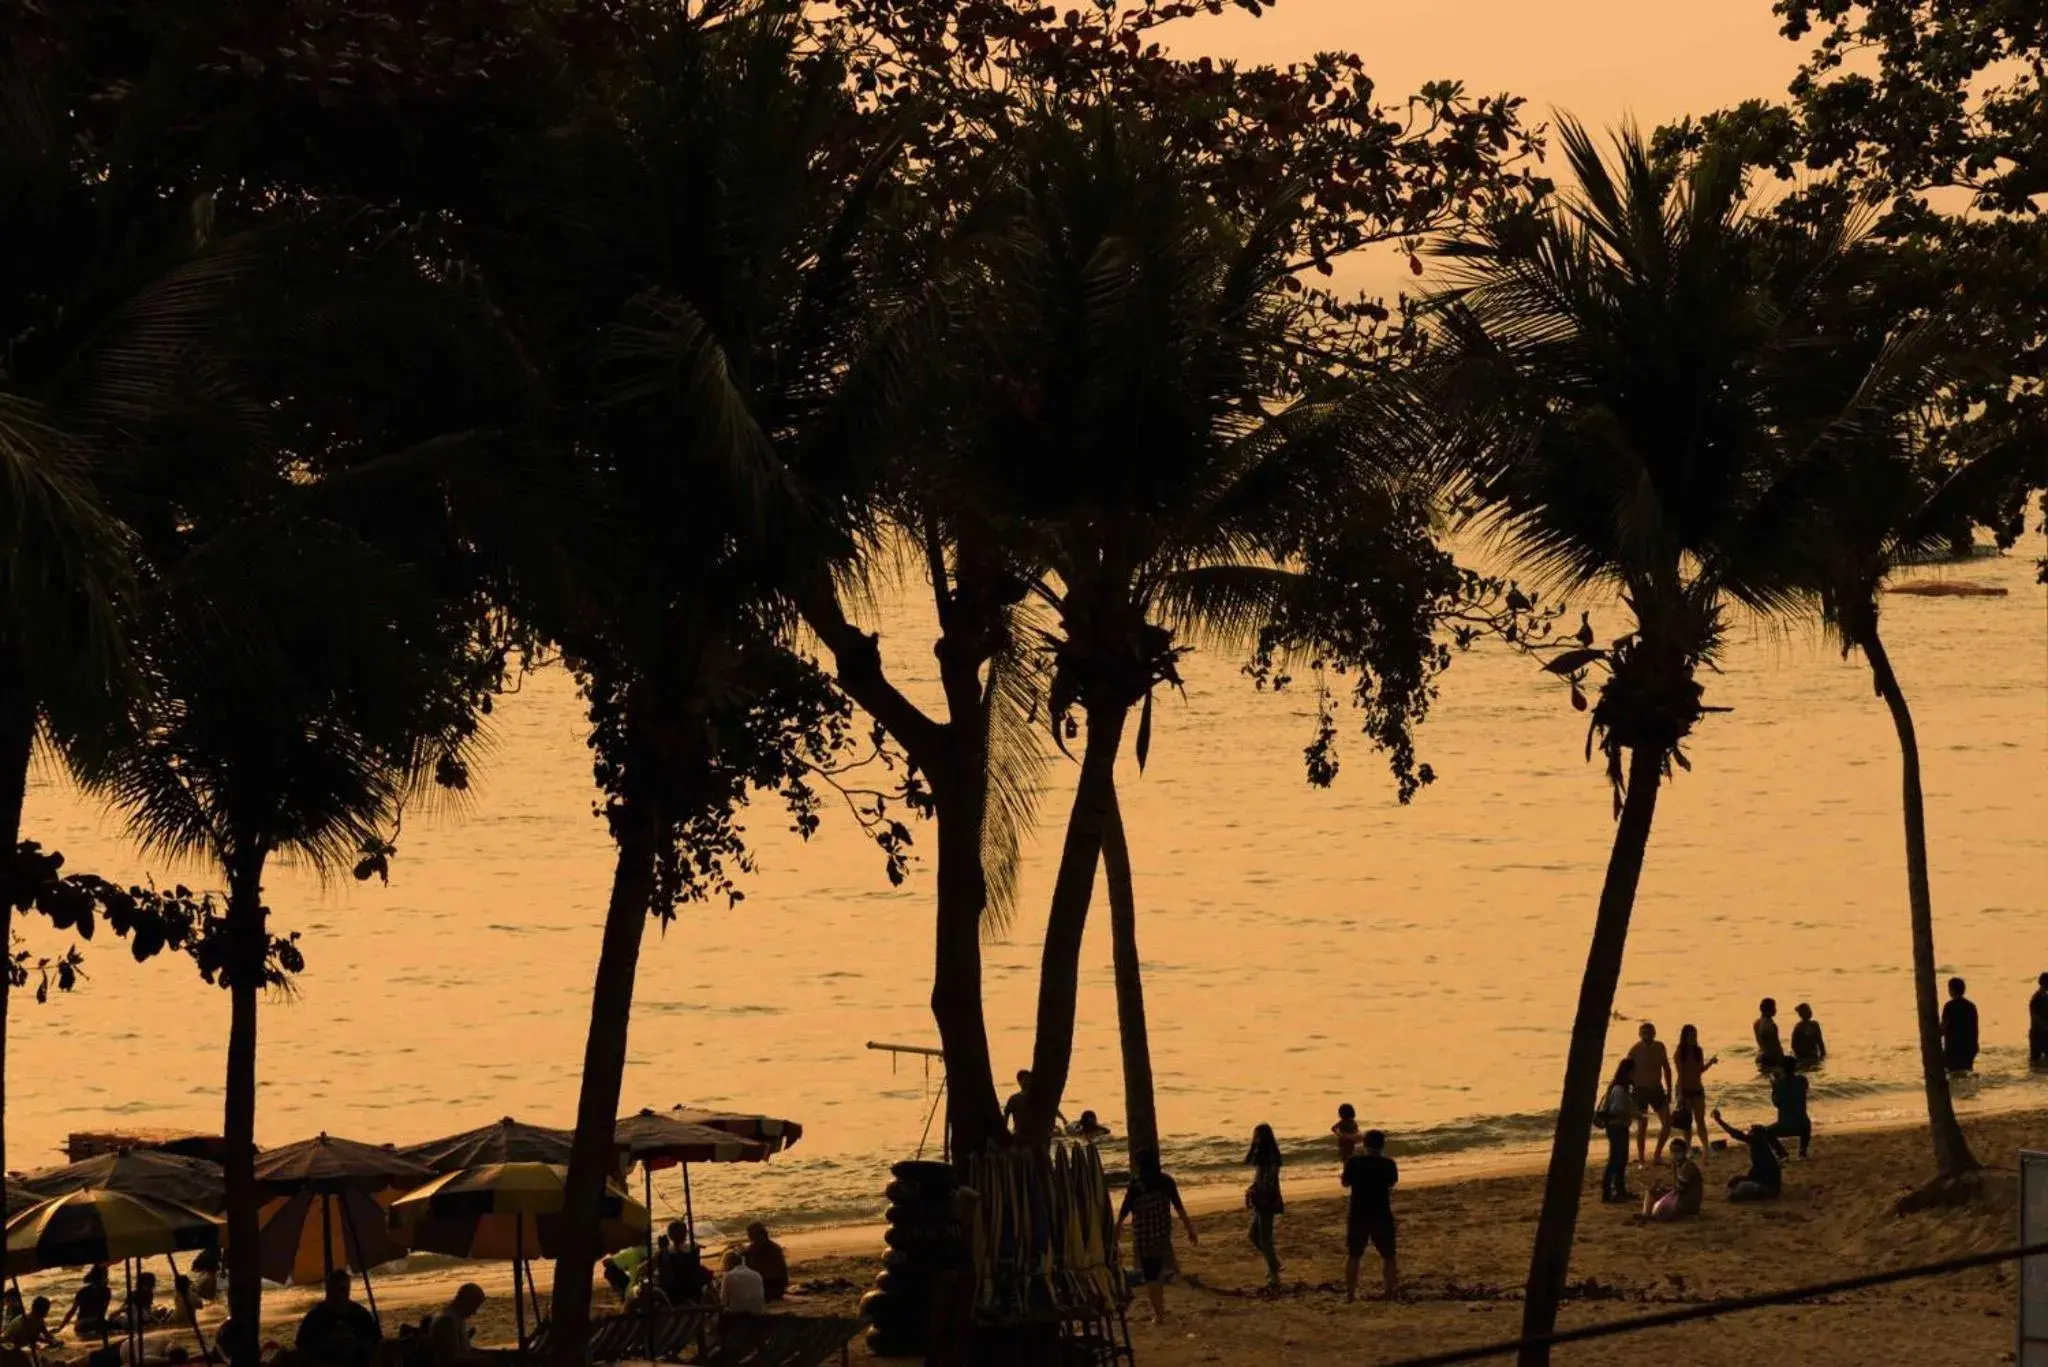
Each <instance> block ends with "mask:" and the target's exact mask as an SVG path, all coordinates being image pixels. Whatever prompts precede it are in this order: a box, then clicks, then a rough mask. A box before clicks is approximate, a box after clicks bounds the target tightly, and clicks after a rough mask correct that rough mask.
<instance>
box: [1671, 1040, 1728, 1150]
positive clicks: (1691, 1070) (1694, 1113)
mask: <svg viewBox="0 0 2048 1367" xmlns="http://www.w3.org/2000/svg"><path fill="white" fill-rule="evenodd" d="M1720 1061H1721V1056H1720V1055H1719V1054H1716V1055H1715V1056H1714V1057H1712V1058H1708V1057H1707V1055H1706V1051H1705V1050H1704V1049H1701V1048H1700V1032H1699V1028H1698V1027H1697V1026H1693V1025H1681V1026H1680V1027H1678V1132H1679V1134H1681V1135H1684V1136H1688V1137H1689V1136H1690V1135H1691V1134H1692V1133H1693V1131H1694V1130H1697V1131H1698V1132H1699V1137H1700V1149H1699V1156H1700V1157H1701V1158H1705V1157H1706V1155H1707V1070H1708V1069H1709V1068H1711V1067H1713V1066H1714V1065H1715V1064H1717V1063H1719V1062H1720Z"/></svg>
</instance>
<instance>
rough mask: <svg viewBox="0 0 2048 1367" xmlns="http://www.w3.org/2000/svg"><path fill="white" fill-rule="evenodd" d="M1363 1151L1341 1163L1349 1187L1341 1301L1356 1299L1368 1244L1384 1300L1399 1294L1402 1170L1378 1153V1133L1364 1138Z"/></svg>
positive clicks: (1383, 1140)
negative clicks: (1397, 1208)
mask: <svg viewBox="0 0 2048 1367" xmlns="http://www.w3.org/2000/svg"><path fill="white" fill-rule="evenodd" d="M1364 1142H1365V1152H1364V1153H1361V1154H1354V1155H1353V1156H1352V1157H1350V1158H1347V1159H1345V1160H1344V1185H1345V1186H1347V1187H1349V1188H1351V1208H1350V1209H1349V1210H1348V1211H1346V1212H1345V1217H1344V1299H1345V1301H1346V1302H1350V1301H1355V1300H1357V1299H1358V1264H1359V1263H1360V1262H1361V1261H1362V1260H1363V1259H1364V1257H1365V1250H1366V1246H1367V1245H1368V1244H1370V1245H1371V1246H1372V1247H1373V1248H1374V1249H1377V1250H1378V1252H1379V1255H1380V1271H1381V1273H1382V1274H1383V1275H1384V1277H1385V1279H1386V1289H1387V1299H1388V1300H1393V1299H1394V1298H1395V1297H1396V1296H1398V1295H1399V1294H1400V1293H1401V1280H1400V1276H1399V1273H1398V1270H1397V1266H1396V1264H1395V1261H1394V1246H1395V1245H1394V1232H1395V1231H1394V1186H1395V1184H1396V1183H1398V1182H1399V1181H1400V1180H1401V1169H1400V1167H1399V1166H1398V1165H1396V1164H1395V1162H1394V1160H1393V1159H1391V1158H1389V1157H1387V1156H1386V1154H1385V1153H1383V1152H1381V1150H1383V1149H1385V1148H1386V1147H1387V1137H1386V1135H1384V1134H1382V1133H1381V1132H1380V1131H1378V1130H1367V1131H1366V1132H1365V1135H1364Z"/></svg>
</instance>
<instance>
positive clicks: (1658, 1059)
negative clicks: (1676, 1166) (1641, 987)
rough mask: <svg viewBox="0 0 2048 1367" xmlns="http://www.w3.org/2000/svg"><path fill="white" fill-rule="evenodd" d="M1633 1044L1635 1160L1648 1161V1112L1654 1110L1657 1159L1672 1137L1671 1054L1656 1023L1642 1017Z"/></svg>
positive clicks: (1661, 1156)
mask: <svg viewBox="0 0 2048 1367" xmlns="http://www.w3.org/2000/svg"><path fill="white" fill-rule="evenodd" d="M1636 1036H1637V1038H1636V1042H1635V1047H1634V1048H1632V1049H1630V1050H1629V1051H1628V1057H1629V1062H1631V1063H1633V1064H1634V1065H1635V1106H1636V1162H1638V1163H1644V1164H1647V1163H1648V1162H1649V1160H1648V1159H1647V1158H1645V1157H1644V1156H1643V1150H1644V1149H1645V1148H1646V1147H1648V1145H1649V1142H1650V1113H1651V1112H1652V1111H1654V1112H1656V1114H1657V1121H1658V1128H1657V1161H1658V1162H1659V1163H1661V1162H1663V1161H1664V1145H1665V1144H1666V1143H1668V1142H1669V1141H1670V1139H1671V1084H1672V1077H1671V1056H1670V1054H1669V1053H1667V1052H1666V1051H1665V1048H1664V1041H1663V1040H1660V1039H1658V1038H1657V1027H1656V1026H1654V1025H1652V1024H1650V1022H1648V1021H1644V1022H1643V1023H1642V1026H1641V1027H1640V1028H1639V1029H1638V1030H1637V1031H1636Z"/></svg>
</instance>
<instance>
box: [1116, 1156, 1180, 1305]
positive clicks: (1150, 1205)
mask: <svg viewBox="0 0 2048 1367" xmlns="http://www.w3.org/2000/svg"><path fill="white" fill-rule="evenodd" d="M1175 1215H1179V1216H1180V1222H1181V1225H1182V1226H1183V1227H1184V1228H1185V1229H1186V1230H1187V1232H1188V1242H1189V1243H1191V1244H1199V1243H1200V1242H1201V1239H1199V1238H1198V1237H1196V1234H1195V1222H1194V1221H1193V1220H1190V1219H1189V1218H1188V1208H1187V1207H1186V1206H1185V1205H1183V1204H1182V1203H1181V1199H1180V1187H1179V1185H1178V1184H1176V1183H1175V1182H1174V1180H1173V1178H1171V1177H1169V1176H1168V1175H1167V1174H1166V1173H1165V1172H1164V1171H1163V1170H1161V1168H1160V1166H1159V1151H1158V1150H1157V1149H1140V1150H1138V1152H1137V1153H1136V1154H1134V1155H1133V1156H1132V1158H1131V1184H1130V1185H1129V1186H1127V1187H1125V1188H1124V1203H1123V1208H1122V1209H1121V1210H1119V1211H1118V1212H1117V1216H1116V1228H1117V1233H1118V1234H1119V1235H1121V1234H1122V1233H1123V1228H1124V1221H1126V1220H1129V1221H1130V1222H1131V1243H1132V1245H1133V1249H1134V1251H1135V1252H1136V1253H1137V1255H1138V1270H1139V1272H1140V1273H1141V1274H1142V1275H1143V1276H1144V1279H1145V1298H1146V1299H1147V1300H1149V1301H1151V1302H1152V1322H1153V1323H1154V1324H1163V1323H1165V1322H1166V1269H1167V1268H1168V1267H1170V1266H1171V1265H1172V1263H1173V1217H1174V1216H1175Z"/></svg>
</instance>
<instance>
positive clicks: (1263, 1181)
mask: <svg viewBox="0 0 2048 1367" xmlns="http://www.w3.org/2000/svg"><path fill="white" fill-rule="evenodd" d="M1244 1161H1245V1163H1246V1164H1247V1165H1248V1166H1249V1167H1250V1168H1251V1169H1252V1181H1251V1185H1250V1186H1248V1187H1246V1188H1245V1189H1244V1205H1245V1209H1246V1210H1249V1211H1250V1212H1251V1213H1252V1227H1251V1238H1252V1247H1253V1248H1256V1249H1257V1250H1259V1254H1260V1256H1261V1257H1263V1258H1264V1259H1265V1260H1266V1289H1267V1290H1269V1291H1278V1290H1279V1289H1280V1249H1279V1247H1278V1245H1277V1244H1276V1243H1275V1241H1274V1238H1273V1221H1274V1220H1275V1218H1277V1217H1278V1216H1280V1215H1283V1214H1285V1213H1286V1210H1287V1203H1286V1202H1285V1201H1283V1200H1281V1199H1280V1141H1279V1140H1278V1139H1275V1138H1274V1137H1273V1127H1272V1126H1271V1125H1259V1126H1257V1127H1255V1128H1254V1129H1253V1130H1252V1146H1251V1148H1249V1149H1247V1150H1246V1151H1245V1155H1244Z"/></svg>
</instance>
